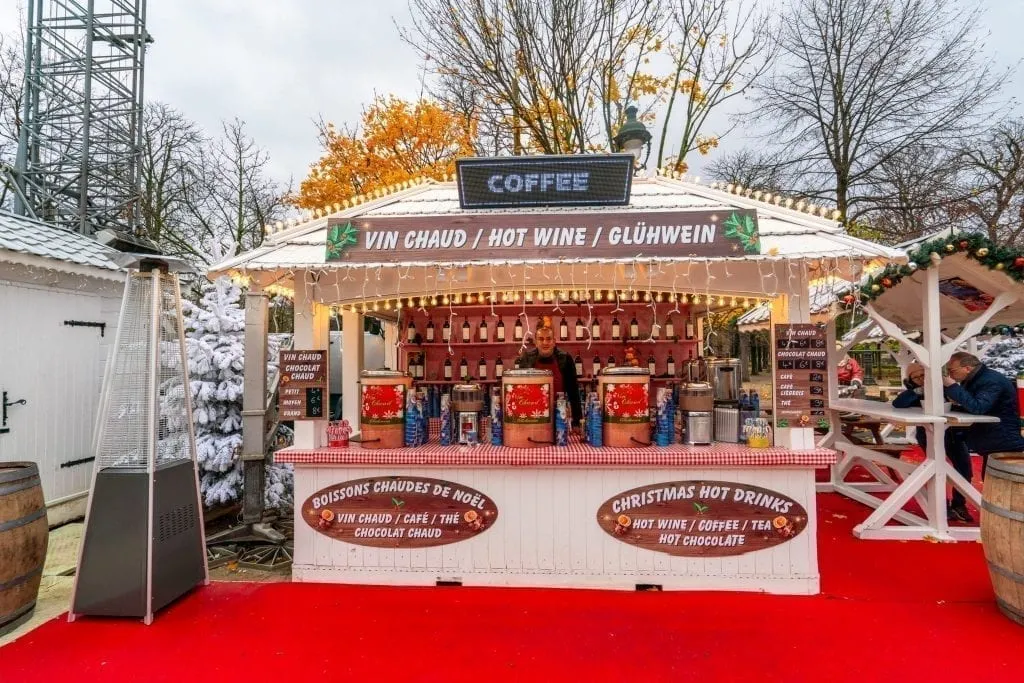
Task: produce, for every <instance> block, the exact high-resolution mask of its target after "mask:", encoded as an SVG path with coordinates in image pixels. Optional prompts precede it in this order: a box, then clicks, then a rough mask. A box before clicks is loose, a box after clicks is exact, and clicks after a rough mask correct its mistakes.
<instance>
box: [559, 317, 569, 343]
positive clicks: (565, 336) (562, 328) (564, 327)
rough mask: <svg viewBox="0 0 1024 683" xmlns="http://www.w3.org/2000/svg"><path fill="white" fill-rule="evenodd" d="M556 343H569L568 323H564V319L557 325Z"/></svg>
mask: <svg viewBox="0 0 1024 683" xmlns="http://www.w3.org/2000/svg"><path fill="white" fill-rule="evenodd" d="M558 341H569V323H567V322H565V318H562V322H560V323H558Z"/></svg>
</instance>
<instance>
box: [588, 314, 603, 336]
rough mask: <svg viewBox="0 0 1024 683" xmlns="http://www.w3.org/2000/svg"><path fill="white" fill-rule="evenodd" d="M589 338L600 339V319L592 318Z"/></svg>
mask: <svg viewBox="0 0 1024 683" xmlns="http://www.w3.org/2000/svg"><path fill="white" fill-rule="evenodd" d="M590 338H591V339H600V338H601V321H600V320H598V319H597V318H594V322H592V323H591V324H590Z"/></svg>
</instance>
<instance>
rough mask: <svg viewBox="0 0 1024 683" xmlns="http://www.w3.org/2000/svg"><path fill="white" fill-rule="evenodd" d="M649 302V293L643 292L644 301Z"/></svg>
mask: <svg viewBox="0 0 1024 683" xmlns="http://www.w3.org/2000/svg"><path fill="white" fill-rule="evenodd" d="M650 300H651V293H650V292H644V301H646V302H650Z"/></svg>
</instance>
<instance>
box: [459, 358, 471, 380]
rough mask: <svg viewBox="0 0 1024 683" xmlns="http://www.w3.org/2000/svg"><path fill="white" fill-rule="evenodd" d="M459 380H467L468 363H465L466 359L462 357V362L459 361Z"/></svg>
mask: <svg viewBox="0 0 1024 683" xmlns="http://www.w3.org/2000/svg"><path fill="white" fill-rule="evenodd" d="M459 378H460V379H462V381H466V380H467V379H469V363H467V362H466V357H465V356H463V357H462V360H460V361H459Z"/></svg>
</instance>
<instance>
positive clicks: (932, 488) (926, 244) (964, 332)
mask: <svg viewBox="0 0 1024 683" xmlns="http://www.w3.org/2000/svg"><path fill="white" fill-rule="evenodd" d="M902 246H903V247H904V248H905V249H906V258H905V259H903V262H902V263H894V264H889V265H887V266H886V267H885V268H883V269H881V270H879V271H877V272H874V273H872V274H871V275H870V276H869V277H867V278H866V279H865V280H864V281H863V282H862V283H861V284H860V287H859V288H858V291H857V292H856V293H851V294H847V295H845V296H844V297H843V299H842V300H843V302H844V304H845V305H846V306H847V307H848V308H850V309H859V310H861V311H862V312H863V313H865V314H866V315H868V317H869V319H870V321H871V322H872V323H873V324H874V325H875V326H877V328H878V329H879V330H880V334H884V335H886V336H888V337H889V338H891V339H894V340H896V341H898V342H899V343H900V345H901V347H902V349H901V351H899V352H897V354H896V355H897V359H898V362H899V363H900V365H901V366H903V367H905V366H906V364H907V363H908V362H909V361H911V360H916V361H918V362H919V363H921V365H923V366H924V367H925V369H926V383H925V391H924V401H923V407H922V408H909V409H896V408H893V407H892V406H891V405H889V404H887V403H878V402H872V401H862V400H856V399H843V398H840V399H835V397H834V396H833V400H832V401H831V408H832V418H831V419H832V424H833V429H832V430H831V432H830V434H829V435H828V437H826V439H824V440H823V441H822V445H823V446H829V447H833V448H835V449H836V450H838V451H840V453H841V455H842V457H841V459H840V460H839V461H838V462H837V463H836V464H835V465H833V467H832V476H831V481H830V482H829V484H827V485H825V486H823V487H821V488H822V489H823V490H832V491H835V492H836V493H840V494H842V495H845V496H847V497H849V498H852V499H854V500H857V501H859V502H861V503H864V504H865V505H867V506H869V507H871V508H874V510H873V512H872V513H871V514H870V515H869V516H868V518H867V519H865V520H864V522H862V523H861V524H859V525H857V526H856V527H855V528H854V533H855V534H856V535H857V536H859V537H861V538H867V539H899V540H919V539H935V540H940V541H949V540H976V539H978V538H979V528H978V527H977V526H974V525H971V526H952V525H950V524H949V522H948V520H947V514H946V498H947V489H948V488H949V487H954V488H956V489H958V490H960V491H961V492H962V493H963V494H964V495H965V496H966V497H967V499H968V500H969V501H970V502H971V503H973V504H974V505H975V506H977V507H978V508H979V509H980V508H981V507H982V502H981V494H980V493H979V492H978V490H977V489H976V488H974V486H973V485H972V484H971V482H968V481H966V480H965V479H964V478H963V477H961V476H960V475H959V474H958V473H957V472H956V471H955V470H954V469H953V466H952V464H951V463H950V462H949V461H948V460H947V459H946V454H945V450H944V447H943V434H944V432H945V430H946V429H948V428H956V427H969V426H971V425H974V424H987V423H996V422H998V421H999V420H998V419H997V418H995V417H991V416H987V415H970V414H967V413H964V412H961V411H959V410H956V409H955V407H954V406H951V404H949V403H947V402H946V401H945V398H944V395H943V385H942V368H943V366H944V365H945V363H946V362H947V361H948V360H949V358H950V356H952V354H953V353H955V352H957V351H962V350H966V351H969V352H975V353H976V352H977V346H978V345H977V341H976V337H977V336H978V335H979V334H982V332H983V331H987V329H988V328H990V327H1001V326H1006V325H1009V326H1017V325H1018V324H1019V322H1020V321H1021V320H1024V256H1022V255H1021V254H1020V253H1019V252H1017V251H1014V250H1011V249H1007V248H1005V247H1000V246H998V245H996V244H993V243H992V242H990V241H989V240H988V238H987V237H986V236H984V235H982V234H973V233H972V234H957V233H955V232H952V231H945V232H943V233H942V234H939V235H933V236H929V237H926V238H922V239H920V240H916V241H914V242H910V243H907V244H905V245H902ZM918 331H919V334H917V332H918ZM871 333H872V327H871V326H869V325H863V326H861V327H860V328H858V329H857V330H856V332H855V333H854V334H853V335H851V336H850V337H849V338H848V339H847V340H846V341H845V345H844V348H848V347H849V346H852V345H853V344H855V343H856V342H857V341H858V340H859V339H861V338H864V337H866V336H867V335H869V334H871ZM842 412H847V413H850V412H853V413H857V414H859V415H861V416H864V417H866V418H873V419H875V420H877V421H879V422H880V423H882V424H893V425H899V426H901V427H907V428H910V427H918V428H922V429H924V430H925V433H926V435H927V444H928V447H927V449H926V457H925V459H924V461H923V462H908V461H906V460H902V459H899V458H897V457H893V456H892V455H890V454H887V453H886V452H884V451H881V450H877V449H873V448H871V447H865V446H864V445H863V444H859V443H852V442H851V440H850V439H848V438H846V436H845V435H844V434H843V433H842V430H841V429H840V428H839V427H840V421H841V417H840V413H842ZM854 466H860V467H862V468H863V469H864V470H865V471H867V472H869V473H870V474H871V475H872V477H873V480H872V481H867V482H863V481H862V482H851V481H847V477H846V475H847V474H848V473H849V471H850V469H852V468H853V467H854ZM879 493H882V494H885V495H884V497H879V496H878V495H876V494H879Z"/></svg>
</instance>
